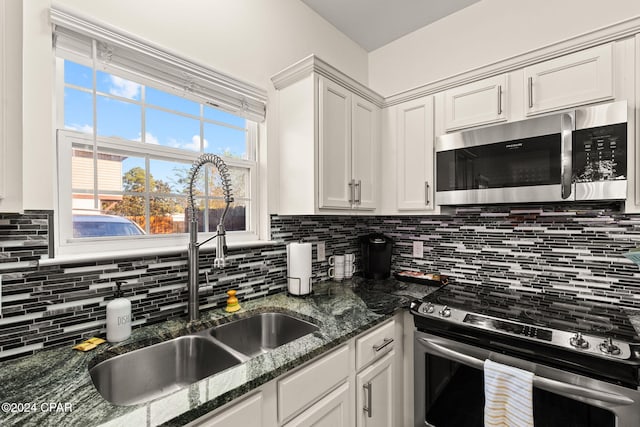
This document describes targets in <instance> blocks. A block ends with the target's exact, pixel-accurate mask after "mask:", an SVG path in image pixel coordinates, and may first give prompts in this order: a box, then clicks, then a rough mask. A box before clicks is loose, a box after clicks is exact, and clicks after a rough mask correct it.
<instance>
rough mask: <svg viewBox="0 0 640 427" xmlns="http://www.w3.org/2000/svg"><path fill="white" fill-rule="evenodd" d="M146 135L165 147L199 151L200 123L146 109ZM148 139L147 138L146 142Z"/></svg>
mask: <svg viewBox="0 0 640 427" xmlns="http://www.w3.org/2000/svg"><path fill="white" fill-rule="evenodd" d="M146 119H147V128H146V130H147V133H148V134H150V135H152V137H153V138H154V142H155V143H157V144H160V145H163V146H165V147H173V148H180V149H183V150H190V151H200V121H199V120H195V119H190V118H187V117H182V116H179V115H177V114H171V113H166V112H164V111H159V110H156V109H153V108H147V110H146ZM146 142H151V141H149V137H148V136H147V141H146Z"/></svg>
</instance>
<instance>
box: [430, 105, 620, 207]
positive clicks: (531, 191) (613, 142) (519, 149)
mask: <svg viewBox="0 0 640 427" xmlns="http://www.w3.org/2000/svg"><path fill="white" fill-rule="evenodd" d="M626 195H627V103H626V101H620V102H615V103H609V104H602V105H595V106H591V107H584V108H579V109H576V110H572V111H568V112H564V113H559V114H553V115H548V116H542V117H537V118H533V119H528V120H523V121H518V122H512V123H506V124H501V125H495V126H489V127H484V128H480V129H473V130H467V131H462V132H457V133H451V134H446V135H442V136H440V137H438V138H437V140H436V203H437V204H439V205H466V204H486V203H522V202H555V201H578V200H624V199H625V198H626Z"/></svg>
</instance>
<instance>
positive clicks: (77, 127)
mask: <svg viewBox="0 0 640 427" xmlns="http://www.w3.org/2000/svg"><path fill="white" fill-rule="evenodd" d="M64 127H65V128H67V129H70V130H77V131H78V132H84V133H93V126H90V125H79V124H76V123H74V124H71V125H65V126H64Z"/></svg>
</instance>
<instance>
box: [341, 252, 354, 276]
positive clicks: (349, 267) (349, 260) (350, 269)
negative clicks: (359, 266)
mask: <svg viewBox="0 0 640 427" xmlns="http://www.w3.org/2000/svg"><path fill="white" fill-rule="evenodd" d="M355 271H356V256H355V255H354V254H344V277H345V278H346V279H351V278H352V277H353V273H355Z"/></svg>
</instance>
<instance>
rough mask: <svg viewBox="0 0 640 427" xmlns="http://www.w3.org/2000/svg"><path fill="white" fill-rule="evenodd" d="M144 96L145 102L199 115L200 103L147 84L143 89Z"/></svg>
mask: <svg viewBox="0 0 640 427" xmlns="http://www.w3.org/2000/svg"><path fill="white" fill-rule="evenodd" d="M144 96H145V102H146V103H147V104H153V105H157V106H159V107H164V108H167V109H169V110H175V111H180V112H183V113H187V114H192V115H194V116H198V117H199V116H200V104H199V103H197V102H194V101H190V100H188V99H185V98H182V97H180V96H176V95H172V94H170V93H167V92H163V91H161V90H158V89H154V88H152V87H149V86H147V88H146V89H145V95H144Z"/></svg>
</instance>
